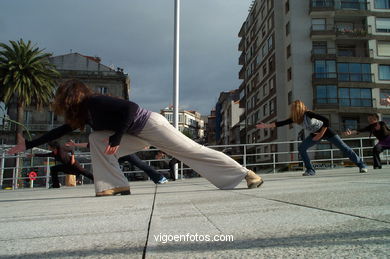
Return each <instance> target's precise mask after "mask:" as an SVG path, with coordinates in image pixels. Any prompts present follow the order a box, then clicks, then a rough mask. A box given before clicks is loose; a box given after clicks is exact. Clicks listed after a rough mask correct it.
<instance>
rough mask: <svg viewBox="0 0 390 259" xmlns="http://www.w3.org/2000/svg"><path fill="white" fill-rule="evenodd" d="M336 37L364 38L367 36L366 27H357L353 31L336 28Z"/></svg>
mask: <svg viewBox="0 0 390 259" xmlns="http://www.w3.org/2000/svg"><path fill="white" fill-rule="evenodd" d="M336 36H337V37H339V38H365V37H367V36H368V27H367V26H365V25H357V26H355V28H353V29H347V28H336Z"/></svg>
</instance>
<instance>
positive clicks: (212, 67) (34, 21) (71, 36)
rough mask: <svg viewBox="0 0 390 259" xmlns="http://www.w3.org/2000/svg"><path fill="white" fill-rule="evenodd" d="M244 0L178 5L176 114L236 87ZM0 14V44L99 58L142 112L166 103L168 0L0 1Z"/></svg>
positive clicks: (205, 105)
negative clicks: (120, 77)
mask: <svg viewBox="0 0 390 259" xmlns="http://www.w3.org/2000/svg"><path fill="white" fill-rule="evenodd" d="M251 2H252V0H181V25H180V26H181V28H180V33H181V36H180V37H181V42H180V108H184V109H190V110H197V111H199V112H201V113H202V114H203V115H205V114H209V112H210V110H211V109H212V108H213V107H214V106H215V103H216V101H217V99H218V96H219V93H220V92H221V91H228V90H232V89H236V88H238V87H239V85H240V80H238V71H239V69H240V66H238V57H239V54H240V53H239V52H238V50H237V48H238V43H239V38H238V36H237V34H238V31H239V30H240V28H241V25H242V23H243V22H244V20H245V19H246V17H247V15H248V9H249V6H250V4H251ZM0 14H1V15H0V42H4V43H8V41H9V40H18V39H20V38H22V39H24V40H26V41H27V40H31V41H32V42H34V43H36V44H37V46H38V47H40V48H44V49H45V50H46V51H47V52H50V53H53V54H54V55H62V54H67V53H69V52H70V51H71V50H72V51H73V52H78V53H81V54H84V55H89V56H99V57H101V59H102V63H103V64H105V65H111V64H113V65H114V66H115V67H122V68H124V70H125V72H126V73H128V74H129V76H130V78H131V87H132V89H131V99H132V100H134V101H135V102H137V103H139V104H141V106H143V107H144V108H147V109H150V110H152V111H159V110H160V109H161V108H164V107H166V106H168V105H169V104H171V103H172V92H173V90H172V89H173V80H172V74H173V65H172V64H173V36H174V35H173V27H174V0H110V1H108V0H66V1H64V0H34V1H32V0H1V1H0Z"/></svg>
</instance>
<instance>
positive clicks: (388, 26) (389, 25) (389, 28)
mask: <svg viewBox="0 0 390 259" xmlns="http://www.w3.org/2000/svg"><path fill="white" fill-rule="evenodd" d="M376 32H390V18H376Z"/></svg>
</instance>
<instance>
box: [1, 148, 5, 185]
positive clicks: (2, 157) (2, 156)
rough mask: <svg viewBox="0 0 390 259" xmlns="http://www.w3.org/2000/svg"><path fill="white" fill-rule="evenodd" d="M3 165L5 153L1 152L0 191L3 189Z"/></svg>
mask: <svg viewBox="0 0 390 259" xmlns="http://www.w3.org/2000/svg"><path fill="white" fill-rule="evenodd" d="M4 165H5V152H3V154H2V155H1V169H0V170H1V171H0V189H3V181H4Z"/></svg>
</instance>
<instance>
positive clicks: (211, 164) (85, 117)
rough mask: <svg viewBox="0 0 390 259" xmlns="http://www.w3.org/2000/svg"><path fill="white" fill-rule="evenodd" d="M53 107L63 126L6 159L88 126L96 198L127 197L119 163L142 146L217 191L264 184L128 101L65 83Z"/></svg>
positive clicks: (75, 82) (24, 144) (22, 145)
mask: <svg viewBox="0 0 390 259" xmlns="http://www.w3.org/2000/svg"><path fill="white" fill-rule="evenodd" d="M53 107H54V112H55V113H56V114H57V115H62V116H64V117H65V124H64V125H62V126H60V127H58V128H56V129H53V130H51V131H49V132H48V133H46V134H45V135H43V136H42V137H40V138H38V139H35V140H33V141H26V140H24V138H23V137H22V136H19V140H18V143H17V145H16V146H15V147H13V148H11V149H10V150H9V151H8V153H10V154H14V153H17V152H22V151H24V150H26V149H29V148H32V147H35V146H38V145H41V144H43V143H46V142H49V141H51V140H54V139H56V138H59V137H61V136H63V135H65V134H67V133H69V132H71V131H73V130H75V129H81V130H82V129H84V127H85V125H86V124H88V125H90V126H91V127H92V129H93V130H94V132H92V133H91V134H90V135H89V143H90V150H91V156H92V168H93V175H94V178H95V190H96V195H97V196H105V195H115V194H118V193H120V194H129V193H130V187H129V183H128V181H127V179H126V177H124V175H123V174H122V172H121V169H120V167H119V163H118V158H119V157H121V156H124V155H127V154H132V153H135V152H137V151H139V150H142V149H143V148H144V147H146V146H155V147H157V148H158V149H160V150H162V151H164V152H165V153H167V154H170V155H172V156H174V157H176V158H177V159H179V160H181V161H183V162H184V163H186V164H187V165H189V166H190V167H191V168H193V169H194V170H195V171H196V172H198V173H199V174H200V175H202V176H203V177H205V178H206V179H207V180H209V181H210V182H211V183H212V184H214V185H215V186H216V187H218V188H220V189H232V188H234V187H235V186H236V185H238V184H239V183H240V182H241V181H242V180H243V179H244V178H245V179H246V181H247V185H248V188H257V187H259V186H260V185H261V184H262V183H263V180H262V179H261V177H259V176H258V175H256V174H255V173H254V172H252V171H251V170H248V169H246V168H245V167H243V166H241V165H240V164H238V163H237V162H236V161H234V160H233V159H231V158H230V157H229V156H227V155H225V154H223V153H222V152H218V151H215V150H213V149H210V148H207V147H205V146H202V145H199V144H198V143H196V142H195V141H193V140H191V139H189V138H187V137H186V136H185V135H183V134H182V133H181V132H179V131H178V130H176V129H175V128H174V127H173V126H172V125H171V124H170V123H169V122H168V121H167V120H166V119H165V118H164V117H163V116H162V115H160V114H158V113H155V112H150V111H148V110H145V109H143V108H141V107H139V106H138V105H137V104H136V103H133V102H130V101H126V100H122V99H119V98H114V97H110V96H104V95H97V94H94V93H93V92H92V91H91V90H90V89H89V88H88V87H87V86H86V85H85V84H84V83H82V82H81V81H78V80H68V81H66V82H64V83H63V84H62V85H61V86H60V87H59V88H58V90H57V92H56V96H55V100H54V105H53ZM120 144H121V145H120Z"/></svg>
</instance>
